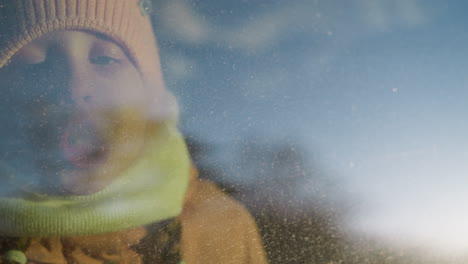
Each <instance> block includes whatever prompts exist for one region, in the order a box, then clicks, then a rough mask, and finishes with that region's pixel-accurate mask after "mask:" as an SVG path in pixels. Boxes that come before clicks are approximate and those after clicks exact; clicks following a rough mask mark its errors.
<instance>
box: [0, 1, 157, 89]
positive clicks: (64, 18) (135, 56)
mask: <svg viewBox="0 0 468 264" xmlns="http://www.w3.org/2000/svg"><path fill="white" fill-rule="evenodd" d="M54 30H84V31H91V32H97V33H102V34H104V35H107V36H108V37H110V38H111V39H112V40H114V41H115V42H117V43H118V44H119V45H120V46H121V47H122V48H123V49H124V50H125V51H126V52H128V55H129V56H130V58H131V59H132V60H133V61H134V63H135V64H136V65H137V67H138V69H139V70H140V71H141V72H142V74H143V76H144V77H145V78H146V79H148V80H149V82H150V83H152V84H160V82H161V80H162V77H161V73H160V65H159V56H158V50H157V45H156V41H155V37H154V33H153V29H152V26H151V23H150V19H149V17H148V16H144V15H143V14H142V11H141V9H140V7H139V0H0V32H1V33H0V34H1V35H0V68H1V67H3V66H4V65H5V64H7V63H8V61H9V60H10V59H11V57H12V56H13V55H14V54H15V53H16V52H17V51H18V50H19V49H21V47H23V46H24V45H26V44H27V43H29V42H31V41H32V40H34V39H36V38H39V37H41V36H43V35H45V34H47V33H48V32H50V31H54Z"/></svg>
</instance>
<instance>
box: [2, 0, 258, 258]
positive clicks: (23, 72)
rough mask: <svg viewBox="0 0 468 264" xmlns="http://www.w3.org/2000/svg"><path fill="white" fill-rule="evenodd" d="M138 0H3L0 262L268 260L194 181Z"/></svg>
mask: <svg viewBox="0 0 468 264" xmlns="http://www.w3.org/2000/svg"><path fill="white" fill-rule="evenodd" d="M149 4H150V2H148V1H144V0H142V1H138V0H0V89H1V91H2V96H1V99H0V108H1V109H0V123H1V124H2V128H1V130H0V150H1V152H0V179H1V182H2V183H1V187H0V254H1V260H0V263H30V264H32V263H86V264H89V263H91V264H92V263H182V262H185V263H187V264H192V263H203V264H207V263H208V264H209V263H216V264H218V263H266V260H265V255H264V252H263V249H262V246H261V241H260V238H259V236H258V231H257V229H256V226H255V223H254V221H253V220H252V218H251V217H250V215H249V214H248V213H247V211H246V210H245V209H244V208H243V207H242V206H241V205H239V204H238V203H236V202H235V201H234V200H232V199H231V198H229V197H228V196H226V195H225V194H223V193H222V192H221V191H220V190H219V189H218V188H217V187H216V186H215V185H213V184H211V183H208V182H204V181H200V180H197V178H196V177H197V176H196V169H194V168H193V167H192V166H191V162H190V159H189V157H188V154H187V150H186V146H185V143H184V141H183V139H182V137H181V135H180V133H179V132H178V130H177V116H178V113H177V105H176V103H175V101H174V98H173V97H172V95H171V94H170V93H169V92H168V91H167V90H166V89H165V87H164V83H163V78H162V75H161V69H160V64H159V57H158V50H157V46H156V41H155V37H154V35H153V31H152V27H151V23H150V19H149V17H148V15H147V14H148V9H149V8H150V7H149Z"/></svg>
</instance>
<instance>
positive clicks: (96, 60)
mask: <svg viewBox="0 0 468 264" xmlns="http://www.w3.org/2000/svg"><path fill="white" fill-rule="evenodd" d="M90 62H91V63H92V64H96V65H111V64H114V63H118V62H119V60H118V59H116V58H112V57H109V56H95V57H92V58H90Z"/></svg>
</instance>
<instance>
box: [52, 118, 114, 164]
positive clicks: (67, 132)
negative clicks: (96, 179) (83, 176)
mask: <svg viewBox="0 0 468 264" xmlns="http://www.w3.org/2000/svg"><path fill="white" fill-rule="evenodd" d="M60 148H61V149H62V152H63V155H64V158H65V159H66V160H67V161H68V162H70V164H71V165H73V166H74V167H75V168H77V169H93V168H96V167H99V166H100V165H101V164H102V163H103V162H104V161H105V160H106V158H107V152H108V147H107V146H106V144H105V141H104V139H103V137H102V136H101V135H100V133H99V131H98V129H97V128H96V126H95V125H93V124H92V122H90V121H82V120H73V121H70V122H69V123H68V125H67V127H66V128H65V129H64V131H63V134H62V138H61V140H60Z"/></svg>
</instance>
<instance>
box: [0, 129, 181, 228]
mask: <svg viewBox="0 0 468 264" xmlns="http://www.w3.org/2000/svg"><path fill="white" fill-rule="evenodd" d="M161 130H162V131H161V132H160V133H158V136H157V137H156V138H155V139H154V140H153V141H152V142H151V143H150V144H151V146H150V148H148V149H149V150H148V153H147V154H146V155H144V156H143V157H142V158H141V159H140V160H139V161H138V162H137V163H136V164H135V165H134V166H133V167H131V168H129V169H128V170H127V171H126V172H124V173H123V175H121V176H120V177H118V178H117V179H116V180H115V181H114V182H113V183H111V184H110V185H109V186H108V187H106V188H105V189H104V190H102V191H100V192H97V193H94V194H91V195H83V196H63V197H62V196H55V197H52V196H45V197H44V196H37V195H36V196H34V197H33V198H28V199H26V198H24V199H18V198H0V235H2V236H13V237H48V236H74V235H89V234H98V233H106V232H114V231H117V230H123V229H128V228H134V227H138V226H143V225H146V224H149V223H152V222H157V221H161V220H164V219H168V218H171V217H174V216H177V215H178V214H180V212H181V210H182V206H183V199H184V195H185V192H186V189H187V186H188V182H189V171H190V161H189V157H188V153H187V149H186V146H185V143H184V140H183V138H182V136H181V135H180V133H179V132H178V130H177V128H176V125H175V124H165V125H164V126H163V127H162V128H161ZM2 176H5V175H0V179H1V178H4V177H2Z"/></svg>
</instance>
